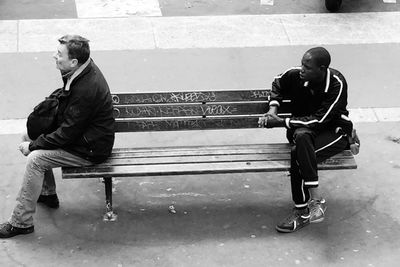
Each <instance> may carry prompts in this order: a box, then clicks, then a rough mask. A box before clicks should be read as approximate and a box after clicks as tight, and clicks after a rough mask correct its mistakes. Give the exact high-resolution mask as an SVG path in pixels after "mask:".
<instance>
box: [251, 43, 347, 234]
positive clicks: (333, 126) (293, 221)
mask: <svg viewBox="0 0 400 267" xmlns="http://www.w3.org/2000/svg"><path fill="white" fill-rule="evenodd" d="M330 61H331V58H330V55H329V52H328V51H327V50H326V49H325V48H323V47H315V48H312V49H310V50H308V51H307V52H306V53H305V54H304V56H303V58H302V61H301V67H296V68H291V69H289V70H287V71H286V72H284V73H283V74H281V75H279V76H277V77H276V78H275V80H274V81H273V83H272V92H271V98H270V102H269V111H268V113H266V114H265V115H264V117H261V118H260V120H259V124H260V126H261V127H267V128H273V127H286V128H287V138H288V140H289V142H290V143H291V144H292V152H291V168H290V176H291V188H292V198H293V201H294V204H295V208H294V210H293V212H292V213H291V214H290V215H289V216H288V217H287V218H286V219H284V220H283V221H282V222H280V223H279V224H278V225H277V226H276V229H277V230H278V231H279V232H294V231H296V230H298V229H300V228H302V227H304V226H306V225H308V224H309V223H317V222H321V221H323V219H324V214H325V210H326V203H325V200H324V199H323V198H322V197H321V196H320V195H319V192H318V184H319V183H318V172H317V163H318V162H321V161H323V160H325V159H327V158H329V157H331V156H333V155H335V154H337V153H339V152H341V151H343V150H344V149H346V148H348V147H349V142H348V138H347V136H351V134H352V129H353V124H352V122H351V121H350V120H349V118H348V115H349V112H348V111H347V83H346V80H345V78H344V77H343V75H342V74H341V73H340V72H339V71H337V70H335V69H332V68H329V64H330ZM282 99H290V100H291V102H290V107H291V111H292V117H291V118H286V119H285V120H284V119H282V118H280V117H278V116H277V115H276V114H277V110H278V107H279V106H280V105H281V103H282Z"/></svg>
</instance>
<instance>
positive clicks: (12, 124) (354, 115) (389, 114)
mask: <svg viewBox="0 0 400 267" xmlns="http://www.w3.org/2000/svg"><path fill="white" fill-rule="evenodd" d="M349 112H350V119H351V120H352V121H353V122H354V123H363V122H396V121H400V108H354V109H349ZM25 132H26V119H10V120H0V135H6V134H23V133H25Z"/></svg>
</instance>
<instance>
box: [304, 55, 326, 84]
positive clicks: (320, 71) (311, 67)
mask: <svg viewBox="0 0 400 267" xmlns="http://www.w3.org/2000/svg"><path fill="white" fill-rule="evenodd" d="M324 75H325V73H324V68H322V67H320V66H317V64H316V63H315V61H314V60H313V58H312V55H311V54H310V53H306V54H304V56H303V58H302V60H301V71H300V79H302V80H304V81H310V82H318V81H321V80H322V79H323V78H324Z"/></svg>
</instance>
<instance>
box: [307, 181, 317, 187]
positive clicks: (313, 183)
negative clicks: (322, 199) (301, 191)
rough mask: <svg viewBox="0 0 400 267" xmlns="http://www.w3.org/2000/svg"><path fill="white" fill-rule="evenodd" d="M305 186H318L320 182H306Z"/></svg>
mask: <svg viewBox="0 0 400 267" xmlns="http://www.w3.org/2000/svg"><path fill="white" fill-rule="evenodd" d="M304 185H307V186H310V185H318V181H311V182H304Z"/></svg>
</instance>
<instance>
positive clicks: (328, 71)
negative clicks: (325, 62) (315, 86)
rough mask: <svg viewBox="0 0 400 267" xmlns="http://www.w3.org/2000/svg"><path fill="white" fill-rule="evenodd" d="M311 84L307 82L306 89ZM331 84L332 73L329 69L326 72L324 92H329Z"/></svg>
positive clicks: (305, 83)
mask: <svg viewBox="0 0 400 267" xmlns="http://www.w3.org/2000/svg"><path fill="white" fill-rule="evenodd" d="M309 84H310V82H309V81H305V82H304V84H303V86H304V87H308V86H309ZM330 84H331V71H330V70H329V68H328V69H327V70H326V78H325V90H324V92H325V93H326V92H328V89H329V86H330Z"/></svg>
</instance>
